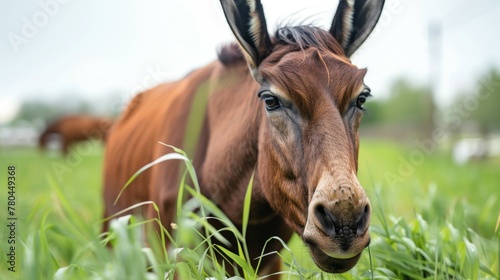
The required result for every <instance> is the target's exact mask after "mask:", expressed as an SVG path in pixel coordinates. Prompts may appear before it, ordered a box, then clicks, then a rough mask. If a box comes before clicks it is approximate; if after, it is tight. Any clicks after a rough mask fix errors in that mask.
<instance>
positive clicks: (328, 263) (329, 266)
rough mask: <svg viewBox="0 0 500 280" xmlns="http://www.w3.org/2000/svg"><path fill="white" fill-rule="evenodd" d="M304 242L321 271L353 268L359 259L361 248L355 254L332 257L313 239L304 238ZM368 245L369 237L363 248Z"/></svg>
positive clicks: (336, 271)
mask: <svg viewBox="0 0 500 280" xmlns="http://www.w3.org/2000/svg"><path fill="white" fill-rule="evenodd" d="M304 242H305V243H306V244H307V246H308V247H309V251H310V253H311V257H312V259H313V261H314V263H315V264H316V265H317V266H318V267H319V268H320V269H321V270H323V271H325V272H328V273H344V272H347V271H349V270H350V269H351V268H353V267H354V266H355V265H356V264H357V263H358V261H359V258H360V257H361V254H362V253H363V250H361V251H360V252H359V253H358V254H356V255H351V256H349V255H346V256H345V257H341V258H337V257H332V256H330V255H328V254H326V253H325V252H323V251H322V250H321V249H320V248H319V247H318V246H317V245H316V244H315V243H314V242H313V241H311V240H307V239H306V240H304ZM368 245H370V237H368V240H367V242H366V245H365V246H364V248H366V247H368Z"/></svg>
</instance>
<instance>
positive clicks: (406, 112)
mask: <svg viewBox="0 0 500 280" xmlns="http://www.w3.org/2000/svg"><path fill="white" fill-rule="evenodd" d="M366 109H367V113H366V117H365V118H363V125H364V126H373V125H383V126H385V127H393V128H394V129H404V130H405V131H401V132H400V134H404V133H405V132H408V131H411V133H412V134H414V135H408V136H409V137H413V136H416V135H418V136H420V137H430V134H431V132H432V130H433V128H434V121H433V115H434V111H435V109H436V106H435V104H434V101H433V98H432V94H431V92H430V90H429V89H428V88H427V87H424V86H419V85H414V84H412V83H411V82H410V81H409V80H407V79H404V78H401V79H398V80H396V81H395V82H394V83H393V85H392V87H391V90H390V95H389V98H388V99H385V100H380V101H375V100H370V101H369V102H368V103H367V105H366ZM415 134H416V135H415Z"/></svg>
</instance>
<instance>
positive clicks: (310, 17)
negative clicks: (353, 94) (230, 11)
mask: <svg viewBox="0 0 500 280" xmlns="http://www.w3.org/2000/svg"><path fill="white" fill-rule="evenodd" d="M262 2H263V5H264V9H265V13H266V18H267V20H268V28H269V29H270V32H274V30H275V28H276V25H277V23H281V22H287V21H290V20H292V22H303V21H304V19H305V22H306V23H309V22H314V23H315V24H317V25H319V26H322V27H324V28H328V27H329V25H330V23H331V19H332V16H333V14H334V11H335V9H336V6H337V1H333V0H307V1H300V0H262ZM219 6H220V5H219V2H218V1H217V0H148V1H126V0H107V1H99V0H85V1H84V0H40V1H31V0H30V1H28V0H18V1H14V0H11V1H1V2H0V23H1V24H0V106H1V110H0V111H1V112H0V122H1V121H2V120H3V119H5V118H7V117H8V115H9V114H12V112H14V111H15V109H16V106H17V105H16V104H19V101H20V100H21V99H22V98H34V97H37V98H55V97H57V96H61V95H63V94H66V95H70V94H80V95H84V96H88V97H94V98H105V97H110V96H111V94H114V95H117V94H118V95H119V96H120V98H122V99H124V100H126V99H128V98H129V97H130V96H131V95H133V94H134V93H136V92H137V91H140V90H142V89H145V88H148V87H151V86H154V85H156V84H158V83H160V82H162V81H167V80H171V79H175V78H179V77H182V76H183V75H185V74H186V73H187V72H189V71H190V70H192V69H194V68H196V67H200V66H203V65H205V64H206V63H209V62H210V61H212V60H214V59H216V49H217V47H218V46H220V45H221V44H223V43H225V42H228V41H231V40H232V39H233V36H232V34H231V32H230V30H229V28H228V27H227V24H226V22H225V20H224V18H223V15H222V11H221V9H220V8H219ZM430 22H440V23H441V26H442V36H441V44H440V47H439V49H440V52H441V61H440V63H439V64H434V65H440V67H439V71H435V72H433V73H434V75H438V74H439V77H440V79H439V87H438V90H439V93H438V102H440V103H446V102H448V101H449V100H450V99H451V97H452V96H453V94H454V93H456V92H457V91H459V90H460V89H473V86H474V84H475V81H476V80H477V78H478V77H479V76H480V75H481V74H484V73H485V72H486V71H487V70H488V69H489V68H491V67H498V68H500V36H499V34H500V33H499V30H498V29H499V28H500V1H498V0H478V1H465V0H464V1H457V0H440V1H431V0H387V1H386V5H385V9H384V13H383V15H382V18H381V20H380V22H379V24H378V26H377V29H376V31H375V33H374V34H373V36H371V37H370V38H369V39H368V40H367V42H366V43H365V45H363V46H362V48H361V49H360V50H359V51H358V52H356V53H355V54H354V55H353V57H352V58H351V59H352V61H353V62H354V63H355V64H356V65H358V66H359V67H368V69H369V71H368V75H367V77H366V80H365V82H366V84H368V85H369V86H370V87H371V89H372V92H373V94H374V95H375V97H382V98H383V97H384V96H386V95H387V92H388V89H389V87H390V85H391V83H392V82H393V81H394V79H396V78H398V77H407V78H409V79H410V80H412V81H414V82H415V83H417V84H423V83H427V82H428V80H429V75H430V74H429V69H430V67H429V61H430V58H429V49H430V45H429V40H428V38H429V36H428V29H429V24H430ZM110 106H112V105H110Z"/></svg>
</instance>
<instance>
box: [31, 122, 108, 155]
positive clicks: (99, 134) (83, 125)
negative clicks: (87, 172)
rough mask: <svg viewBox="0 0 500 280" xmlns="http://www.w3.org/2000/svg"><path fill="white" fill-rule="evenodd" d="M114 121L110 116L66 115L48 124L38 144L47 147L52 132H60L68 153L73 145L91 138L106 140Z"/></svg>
mask: <svg viewBox="0 0 500 280" xmlns="http://www.w3.org/2000/svg"><path fill="white" fill-rule="evenodd" d="M112 124H113V121H112V120H111V119H109V118H102V117H93V116H85V115H75V116H64V117H61V118H59V119H57V120H56V121H55V122H53V123H52V124H50V125H49V126H47V128H45V130H44V131H43V132H42V133H41V134H40V137H39V139H38V144H39V147H40V148H41V149H45V148H46V147H47V141H48V137H49V135H50V134H59V135H60V137H61V141H62V143H61V144H62V148H61V149H62V152H63V154H64V155H67V154H68V152H69V149H70V148H71V146H72V145H74V144H76V143H78V142H81V141H86V140H90V139H98V140H102V141H106V138H107V136H108V132H109V129H110V128H111V126H112Z"/></svg>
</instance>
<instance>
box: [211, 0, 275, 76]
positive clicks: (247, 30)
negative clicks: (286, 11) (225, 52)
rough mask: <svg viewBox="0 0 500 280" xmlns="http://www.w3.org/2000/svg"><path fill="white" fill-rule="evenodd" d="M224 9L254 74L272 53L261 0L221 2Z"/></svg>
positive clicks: (229, 0)
mask: <svg viewBox="0 0 500 280" xmlns="http://www.w3.org/2000/svg"><path fill="white" fill-rule="evenodd" d="M220 2H221V4H222V9H223V10H224V14H225V16H226V20H227V22H228V23H229V27H231V30H232V31H233V33H234V35H235V36H236V39H237V40H238V42H239V44H240V46H241V48H242V50H243V53H244V54H245V57H246V59H247V62H248V65H249V66H250V68H251V69H252V71H253V72H255V70H256V69H257V67H258V66H259V64H260V63H261V62H262V60H264V58H266V56H267V55H269V53H270V52H271V48H272V45H271V39H270V38H269V33H268V32H267V26H266V19H265V18H264V10H263V9H262V4H261V2H260V0H220Z"/></svg>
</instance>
